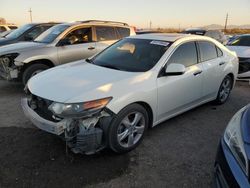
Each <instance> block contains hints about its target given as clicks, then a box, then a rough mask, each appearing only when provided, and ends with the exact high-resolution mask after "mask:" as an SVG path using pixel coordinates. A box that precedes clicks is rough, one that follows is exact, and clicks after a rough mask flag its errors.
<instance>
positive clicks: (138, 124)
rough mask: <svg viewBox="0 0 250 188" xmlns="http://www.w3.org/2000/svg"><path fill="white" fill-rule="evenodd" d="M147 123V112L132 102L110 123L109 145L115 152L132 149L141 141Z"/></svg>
mask: <svg viewBox="0 0 250 188" xmlns="http://www.w3.org/2000/svg"><path fill="white" fill-rule="evenodd" d="M148 123H149V118H148V113H147V111H146V110H145V108H143V107H142V106H141V105H139V104H132V105H129V106H127V107H125V108H124V109H123V110H121V111H120V112H119V113H118V114H117V116H116V117H115V119H114V120H113V121H112V123H111V125H110V128H109V132H108V137H109V147H110V148H111V149H112V150H113V151H114V152H116V153H125V152H129V151H131V150H133V149H134V148H136V147H137V146H138V145H139V144H140V142H141V141H142V139H143V137H144V134H145V132H146V130H147V128H148Z"/></svg>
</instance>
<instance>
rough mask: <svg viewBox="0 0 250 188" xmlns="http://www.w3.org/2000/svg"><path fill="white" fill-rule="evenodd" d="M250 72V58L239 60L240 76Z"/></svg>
mask: <svg viewBox="0 0 250 188" xmlns="http://www.w3.org/2000/svg"><path fill="white" fill-rule="evenodd" d="M248 71H250V58H239V74H242V73H245V72H248Z"/></svg>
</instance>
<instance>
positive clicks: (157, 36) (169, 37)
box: [129, 33, 207, 42]
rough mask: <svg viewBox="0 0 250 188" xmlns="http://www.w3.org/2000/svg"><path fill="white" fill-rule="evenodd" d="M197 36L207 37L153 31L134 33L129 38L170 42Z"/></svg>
mask: <svg viewBox="0 0 250 188" xmlns="http://www.w3.org/2000/svg"><path fill="white" fill-rule="evenodd" d="M194 37H195V38H197V39H206V38H207V37H202V36H197V35H190V34H182V33H151V34H142V35H134V36H131V37H129V38H136V39H148V40H162V41H168V42H175V41H176V40H179V39H182V38H194Z"/></svg>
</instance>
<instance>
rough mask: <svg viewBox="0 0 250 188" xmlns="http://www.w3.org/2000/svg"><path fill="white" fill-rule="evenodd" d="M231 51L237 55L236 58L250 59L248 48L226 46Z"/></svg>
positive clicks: (249, 48) (249, 49)
mask: <svg viewBox="0 0 250 188" xmlns="http://www.w3.org/2000/svg"><path fill="white" fill-rule="evenodd" d="M227 48H228V49H229V50H231V51H234V52H236V53H237V56H238V57H243V58H250V47H247V46H227Z"/></svg>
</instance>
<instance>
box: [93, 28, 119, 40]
mask: <svg viewBox="0 0 250 188" xmlns="http://www.w3.org/2000/svg"><path fill="white" fill-rule="evenodd" d="M96 37H97V41H107V40H117V39H118V37H117V35H116V32H115V28H114V27H104V26H97V27H96Z"/></svg>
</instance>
